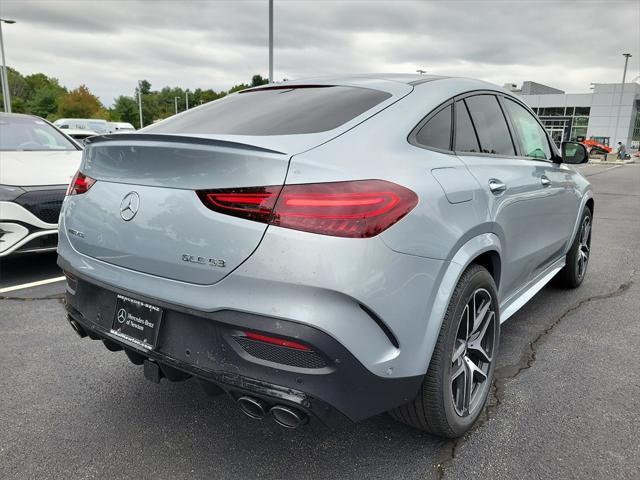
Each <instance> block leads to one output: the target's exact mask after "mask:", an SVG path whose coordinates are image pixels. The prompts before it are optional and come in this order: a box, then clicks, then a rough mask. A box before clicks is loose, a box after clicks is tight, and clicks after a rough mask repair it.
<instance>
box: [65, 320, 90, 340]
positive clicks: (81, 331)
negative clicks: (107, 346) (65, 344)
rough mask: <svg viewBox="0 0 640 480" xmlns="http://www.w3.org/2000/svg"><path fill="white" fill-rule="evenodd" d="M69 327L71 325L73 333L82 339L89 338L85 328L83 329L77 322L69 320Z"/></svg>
mask: <svg viewBox="0 0 640 480" xmlns="http://www.w3.org/2000/svg"><path fill="white" fill-rule="evenodd" d="M69 325H71V328H73V331H74V332H76V333H77V334H78V336H79V337H80V338H84V337H86V336H87V332H85V331H84V328H82V327H81V326H80V324H79V323H78V322H76V321H75V320H73V319H71V318H69Z"/></svg>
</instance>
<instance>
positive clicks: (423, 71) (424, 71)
mask: <svg viewBox="0 0 640 480" xmlns="http://www.w3.org/2000/svg"><path fill="white" fill-rule="evenodd" d="M416 72H417V73H419V74H420V75H424V74H425V73H427V71H426V70H422V69H420V68H419V69H418V70H416Z"/></svg>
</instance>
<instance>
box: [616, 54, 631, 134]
mask: <svg viewBox="0 0 640 480" xmlns="http://www.w3.org/2000/svg"><path fill="white" fill-rule="evenodd" d="M622 56H623V57H624V71H623V72H622V85H621V86H620V99H619V100H618V113H617V114H616V128H615V130H614V131H613V138H614V140H613V143H615V142H616V140H617V139H618V126H619V124H620V110H621V109H622V94H623V93H624V82H625V80H626V79H627V65H628V64H629V57H631V54H630V53H623V54H622ZM623 140H626V138H623V139H622V140H618V141H619V142H621V141H623Z"/></svg>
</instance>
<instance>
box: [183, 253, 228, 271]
mask: <svg viewBox="0 0 640 480" xmlns="http://www.w3.org/2000/svg"><path fill="white" fill-rule="evenodd" d="M182 261H183V262H190V263H198V264H200V265H209V266H210V267H218V268H225V267H226V266H227V262H225V261H224V260H220V259H218V258H206V257H198V256H197V255H189V254H188V253H183V254H182Z"/></svg>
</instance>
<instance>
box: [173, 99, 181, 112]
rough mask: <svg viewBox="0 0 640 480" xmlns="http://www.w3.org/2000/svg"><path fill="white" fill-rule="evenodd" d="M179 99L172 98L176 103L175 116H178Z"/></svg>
mask: <svg viewBox="0 0 640 480" xmlns="http://www.w3.org/2000/svg"><path fill="white" fill-rule="evenodd" d="M179 98H180V97H173V99H174V100H175V102H176V115H177V114H178V99H179Z"/></svg>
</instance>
